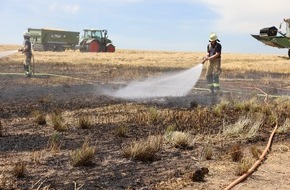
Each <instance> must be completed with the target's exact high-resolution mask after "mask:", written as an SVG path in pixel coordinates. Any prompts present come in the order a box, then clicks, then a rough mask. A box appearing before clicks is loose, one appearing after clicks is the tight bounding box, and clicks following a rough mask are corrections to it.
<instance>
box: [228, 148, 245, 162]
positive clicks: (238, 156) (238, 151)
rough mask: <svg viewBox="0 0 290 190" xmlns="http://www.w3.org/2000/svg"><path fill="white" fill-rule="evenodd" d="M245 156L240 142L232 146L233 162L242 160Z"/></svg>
mask: <svg viewBox="0 0 290 190" xmlns="http://www.w3.org/2000/svg"><path fill="white" fill-rule="evenodd" d="M243 156H244V154H243V150H242V148H241V146H240V145H239V144H235V145H233V146H232V147H231V157H232V161H233V162H239V161H241V160H242V158H243Z"/></svg>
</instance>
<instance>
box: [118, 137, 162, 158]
mask: <svg viewBox="0 0 290 190" xmlns="http://www.w3.org/2000/svg"><path fill="white" fill-rule="evenodd" d="M162 142H163V138H162V136H149V137H148V138H147V139H146V140H141V141H134V142H132V143H130V144H129V145H128V146H126V147H124V148H123V149H122V151H123V155H124V157H126V158H130V159H134V160H139V161H154V159H155V158H156V155H157V153H158V152H159V151H160V149H161V147H162Z"/></svg>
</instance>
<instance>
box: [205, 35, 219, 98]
mask: <svg viewBox="0 0 290 190" xmlns="http://www.w3.org/2000/svg"><path fill="white" fill-rule="evenodd" d="M209 42H210V43H209V44H208V45H207V55H206V57H204V59H203V61H202V64H204V63H205V62H206V61H209V63H208V65H207V68H206V80H207V84H208V87H209V89H210V91H211V92H212V93H215V92H218V91H219V90H220V82H219V76H220V74H221V52H222V45H221V44H220V43H219V42H220V41H219V39H218V37H217V35H216V34H215V33H211V34H210V36H209Z"/></svg>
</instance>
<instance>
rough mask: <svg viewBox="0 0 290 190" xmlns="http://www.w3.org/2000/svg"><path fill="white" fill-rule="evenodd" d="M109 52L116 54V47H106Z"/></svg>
mask: <svg viewBox="0 0 290 190" xmlns="http://www.w3.org/2000/svg"><path fill="white" fill-rule="evenodd" d="M106 49H107V52H115V46H114V45H112V44H110V45H108V46H107V47H106Z"/></svg>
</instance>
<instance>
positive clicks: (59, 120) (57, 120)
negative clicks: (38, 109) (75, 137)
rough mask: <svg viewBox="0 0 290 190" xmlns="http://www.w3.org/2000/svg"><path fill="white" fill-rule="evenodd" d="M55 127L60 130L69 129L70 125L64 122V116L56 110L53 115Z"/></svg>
mask: <svg viewBox="0 0 290 190" xmlns="http://www.w3.org/2000/svg"><path fill="white" fill-rule="evenodd" d="M51 121H52V125H53V128H54V129H55V130H56V131H58V132H64V131H67V129H68V127H67V126H66V125H65V124H64V123H63V117H62V114H61V112H60V111H58V110H56V111H54V112H53V113H52V115H51Z"/></svg>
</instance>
